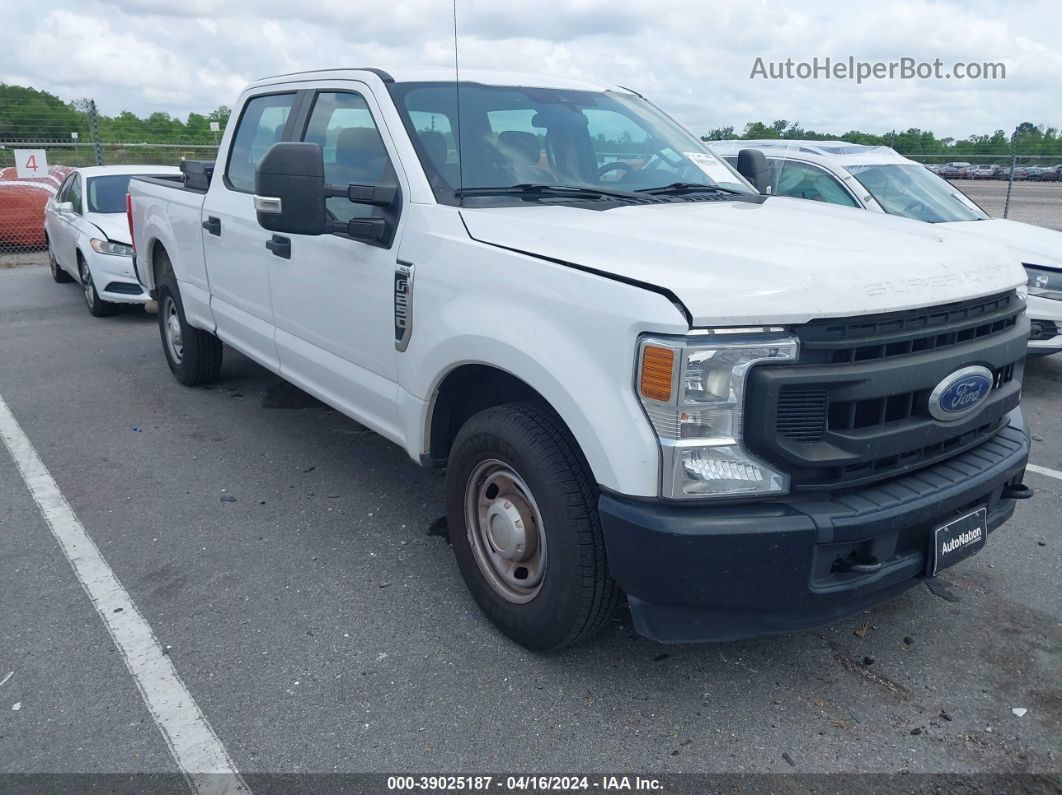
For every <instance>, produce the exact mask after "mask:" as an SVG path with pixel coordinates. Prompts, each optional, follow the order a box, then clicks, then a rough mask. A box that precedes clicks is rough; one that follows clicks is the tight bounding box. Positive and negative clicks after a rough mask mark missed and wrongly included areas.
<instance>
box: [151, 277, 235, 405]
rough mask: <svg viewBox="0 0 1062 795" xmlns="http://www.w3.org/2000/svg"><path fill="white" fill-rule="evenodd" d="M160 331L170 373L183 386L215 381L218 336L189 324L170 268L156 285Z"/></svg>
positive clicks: (218, 356)
mask: <svg viewBox="0 0 1062 795" xmlns="http://www.w3.org/2000/svg"><path fill="white" fill-rule="evenodd" d="M158 304H159V308H158V318H159V333H160V334H161V336H162V350H163V352H164V353H165V354H166V363H167V364H168V365H169V366H170V372H171V373H173V377H174V378H176V379H177V380H178V381H179V382H180V383H182V384H184V385H185V386H199V385H200V384H208V383H210V382H211V381H214V380H215V379H216V378H217V377H218V375H219V374H220V373H221V355H222V347H221V340H219V339H218V338H217V337H215V336H214V335H213V334H211V333H210V332H209V331H203V329H198V328H195V327H194V326H191V325H189V323H188V320H187V319H186V318H185V316H184V305H183V304H182V303H181V293H180V290H178V289H177V280H176V279H175V278H174V277H173V274H172V272H171V273H170V274H169V275H167V276H166V278H165V279H163V280H162V281H161V282H160V283H159V286H158Z"/></svg>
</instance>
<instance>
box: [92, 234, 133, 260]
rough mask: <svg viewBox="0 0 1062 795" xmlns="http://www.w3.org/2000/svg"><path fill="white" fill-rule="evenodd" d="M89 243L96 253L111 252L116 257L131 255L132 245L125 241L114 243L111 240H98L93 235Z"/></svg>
mask: <svg viewBox="0 0 1062 795" xmlns="http://www.w3.org/2000/svg"><path fill="white" fill-rule="evenodd" d="M89 245H90V246H92V250H93V251H95V252H96V253H97V254H112V255H114V256H116V257H131V256H133V247H132V246H127V245H126V244H125V243H115V242H114V241H113V240H100V239H99V238H95V237H94V238H92V240H90V241H89Z"/></svg>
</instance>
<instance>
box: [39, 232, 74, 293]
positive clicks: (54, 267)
mask: <svg viewBox="0 0 1062 795" xmlns="http://www.w3.org/2000/svg"><path fill="white" fill-rule="evenodd" d="M45 241H46V242H47V243H48V269H49V270H50V271H51V272H52V281H54V282H55V283H56V284H69V283H70V282H72V281H74V280H73V279H72V278H71V277H70V274H69V273H67V272H66V271H65V270H63V266H62V265H60V264H59V261H58V260H57V259H56V258H55V252H54V251H52V240H51V238H49V237H45Z"/></svg>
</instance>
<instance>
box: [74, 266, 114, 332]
mask: <svg viewBox="0 0 1062 795" xmlns="http://www.w3.org/2000/svg"><path fill="white" fill-rule="evenodd" d="M77 272H78V275H80V276H81V289H82V291H84V293H85V303H86V304H87V305H88V310H89V314H91V315H92V316H93V317H110V316H111V315H113V314H116V313H117V312H118V309H119V308H120V307H119V306H118V304H115V303H112V302H110V301H104V300H103V299H102V298H100V296H99V293H98V292H96V283H95V282H93V281H92V271H90V270H89V266H88V263H87V262H85V258H84V257H82V256H81V255H80V254H78V255H77Z"/></svg>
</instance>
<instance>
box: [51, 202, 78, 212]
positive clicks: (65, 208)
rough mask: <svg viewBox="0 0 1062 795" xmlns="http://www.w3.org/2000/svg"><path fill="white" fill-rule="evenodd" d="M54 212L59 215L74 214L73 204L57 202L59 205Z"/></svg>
mask: <svg viewBox="0 0 1062 795" xmlns="http://www.w3.org/2000/svg"><path fill="white" fill-rule="evenodd" d="M55 211H56V212H57V213H59V214H60V215H73V214H74V203H73V202H59V204H58V205H57V206H56V208H55Z"/></svg>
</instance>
